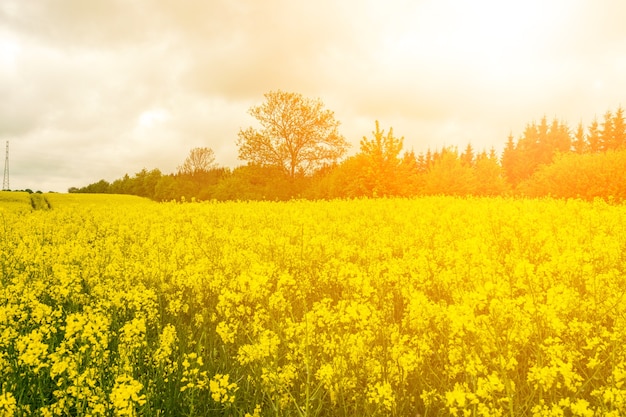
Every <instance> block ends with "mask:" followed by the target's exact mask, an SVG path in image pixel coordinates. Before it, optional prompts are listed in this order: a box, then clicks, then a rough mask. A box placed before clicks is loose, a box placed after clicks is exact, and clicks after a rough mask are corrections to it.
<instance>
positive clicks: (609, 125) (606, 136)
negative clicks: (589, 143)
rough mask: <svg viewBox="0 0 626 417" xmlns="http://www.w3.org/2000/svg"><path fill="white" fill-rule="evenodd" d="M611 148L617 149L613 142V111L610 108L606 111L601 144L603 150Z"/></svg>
mask: <svg viewBox="0 0 626 417" xmlns="http://www.w3.org/2000/svg"><path fill="white" fill-rule="evenodd" d="M609 149H615V144H614V143H613V113H612V112H611V111H610V110H609V111H607V112H606V113H604V120H603V121H602V129H601V130H600V146H599V150H600V151H601V152H604V151H607V150H609Z"/></svg>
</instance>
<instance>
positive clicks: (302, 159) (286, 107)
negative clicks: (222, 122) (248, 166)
mask: <svg viewBox="0 0 626 417" xmlns="http://www.w3.org/2000/svg"><path fill="white" fill-rule="evenodd" d="M249 113H250V115H251V116H253V117H254V118H255V119H257V121H258V122H259V123H260V125H261V129H255V128H253V127H249V128H248V129H245V130H243V129H242V130H240V131H239V137H238V139H237V146H238V147H239V159H242V160H244V161H248V162H249V163H252V164H255V165H259V166H273V167H278V168H280V169H281V170H283V171H284V172H285V173H286V174H287V175H288V176H289V177H290V178H295V177H296V175H298V174H301V175H309V174H312V173H313V172H315V170H317V169H319V168H320V167H321V166H323V165H324V164H328V163H333V162H335V161H337V160H338V159H339V158H341V157H342V156H343V155H344V154H345V153H346V151H347V149H348V146H349V145H348V142H347V141H346V140H345V138H344V137H343V136H342V135H340V134H339V131H338V126H339V122H338V121H337V120H335V117H334V113H333V112H332V111H330V110H327V109H325V108H324V106H323V104H322V102H321V101H320V100H319V99H316V100H313V99H308V98H305V97H303V96H302V95H301V94H297V93H289V92H283V91H280V90H279V91H273V92H269V93H267V94H265V102H264V103H263V104H261V105H259V106H254V107H252V108H251V109H250V111H249Z"/></svg>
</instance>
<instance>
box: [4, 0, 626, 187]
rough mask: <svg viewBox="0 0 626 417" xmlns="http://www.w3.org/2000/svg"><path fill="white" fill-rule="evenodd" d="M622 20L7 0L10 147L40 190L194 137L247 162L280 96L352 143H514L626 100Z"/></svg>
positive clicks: (161, 1) (261, 4)
mask: <svg viewBox="0 0 626 417" xmlns="http://www.w3.org/2000/svg"><path fill="white" fill-rule="evenodd" d="M625 21H626V2H624V1H623V0H593V1H592V0H524V1H519V0H515V1H507V0H472V1H468V0H406V1H403V0H369V1H368V0H344V1H338V0H316V1H310V0H306V1H299V0H0V140H1V142H0V152H1V154H2V155H3V156H4V150H5V143H6V141H7V140H8V141H9V146H10V153H9V155H10V186H11V188H12V189H25V188H31V189H33V190H42V191H51V190H52V191H60V192H65V191H67V189H68V188H69V187H72V186H76V187H82V186H85V185H87V184H90V183H93V182H97V181H98V180H100V179H105V180H107V181H113V180H115V179H118V178H121V177H122V176H123V175H124V174H126V173H128V174H129V175H131V176H132V175H134V174H135V173H136V172H139V171H140V170H141V169H142V168H146V169H148V170H151V169H154V168H158V169H160V170H161V171H162V172H163V173H164V174H165V173H171V172H175V171H176V168H177V167H178V166H179V165H181V164H182V163H183V161H184V159H185V158H186V156H187V155H188V153H189V151H190V150H191V149H192V148H194V147H198V146H203V147H204V146H206V147H210V148H212V149H213V150H214V151H215V154H216V157H217V162H218V164H219V165H221V166H228V167H234V166H237V165H241V164H243V163H244V162H243V161H240V160H238V159H237V147H236V145H235V140H236V138H237V132H238V131H239V130H240V129H241V128H244V129H245V128H247V127H249V126H255V120H254V119H252V117H251V116H250V115H249V114H248V109H249V108H250V107H251V106H253V105H257V104H260V103H261V102H262V101H263V94H265V93H267V92H269V91H273V90H278V89H280V90H283V91H291V92H298V93H301V94H303V95H304V96H306V97H310V98H320V99H321V100H322V102H323V103H324V104H325V106H326V107H327V108H328V109H330V110H332V111H334V112H335V117H336V119H337V120H339V121H340V122H341V126H340V132H341V133H342V134H343V135H344V136H345V137H346V138H347V140H348V141H349V142H351V143H352V144H353V146H352V149H351V154H353V153H356V152H357V151H358V146H359V145H358V144H359V140H360V139H361V138H362V137H363V136H368V137H369V136H371V132H372V130H373V129H374V122H375V120H379V121H380V124H381V127H382V128H384V129H385V130H387V129H388V128H389V127H393V129H394V133H395V134H396V135H397V136H404V138H405V149H407V150H410V149H413V150H414V151H415V152H416V153H420V152H424V151H426V149H428V148H431V149H437V148H441V147H443V146H451V145H452V146H454V145H456V146H458V147H459V149H462V148H463V147H465V146H466V145H467V143H471V144H472V145H473V146H474V148H476V149H478V150H482V149H489V148H491V147H492V146H493V147H495V148H496V149H497V150H498V152H500V151H501V149H502V147H503V145H504V142H505V141H506V138H507V136H508V135H509V133H510V132H512V133H513V135H514V136H515V137H519V135H520V134H521V133H522V131H523V128H524V127H525V125H526V124H528V123H529V122H532V121H534V120H536V121H538V120H539V119H540V118H541V117H542V116H543V115H546V116H547V117H548V118H549V119H550V120H551V119H553V118H554V117H556V118H558V119H560V120H563V121H565V122H567V123H568V124H569V126H570V127H571V128H572V129H574V128H575V127H576V125H577V124H578V123H579V122H580V121H582V122H583V124H584V125H585V126H587V125H588V124H589V123H590V122H591V121H592V120H593V118H594V116H597V117H598V118H600V119H601V117H602V115H603V114H604V113H605V112H606V111H607V110H615V109H616V108H617V107H618V106H620V105H626V24H625V23H624V22H625ZM2 159H4V158H2ZM0 162H2V161H0ZM2 165H3V166H4V164H2Z"/></svg>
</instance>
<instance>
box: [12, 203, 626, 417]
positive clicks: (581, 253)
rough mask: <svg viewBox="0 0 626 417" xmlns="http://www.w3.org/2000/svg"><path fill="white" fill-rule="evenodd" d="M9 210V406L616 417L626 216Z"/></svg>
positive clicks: (402, 210) (105, 206) (343, 206)
mask: <svg viewBox="0 0 626 417" xmlns="http://www.w3.org/2000/svg"><path fill="white" fill-rule="evenodd" d="M46 197H47V200H48V201H49V203H50V206H51V207H52V209H51V210H47V211H32V210H15V209H11V208H5V207H4V206H3V205H1V204H0V268H1V276H0V291H1V295H0V384H1V389H0V416H12V415H16V416H17V415H39V416H63V415H76V416H87V415H89V416H113V415H115V416H134V415H149V416H157V415H158V416H181V415H189V416H202V415H220V416H222V415H225V416H260V415H264V416H265V415H277V416H305V415H306V416H313V415H316V416H355V415H371V416H374V415H380V416H387V415H397V416H415V415H422V416H427V415H482V416H500V415H555V416H556V415H578V416H591V415H615V416H617V415H623V414H624V413H626V385H625V383H626V302H625V301H626V300H625V295H626V206H623V205H622V206H619V205H608V204H606V203H604V202H602V201H596V202H593V203H586V202H580V201H574V200H570V201H562V200H550V199H545V200H524V199H520V200H513V199H500V198H495V199H460V198H451V197H429V198H420V199H378V200H355V201H332V202H311V201H307V202H305V201H292V202H288V203H269V202H255V203H242V202H240V203H236V202H229V203H188V204H177V203H163V204H158V203H153V202H149V201H147V200H142V199H138V198H133V197H122V196H89V195H80V196H77V195H60V194H49V195H47V196H46Z"/></svg>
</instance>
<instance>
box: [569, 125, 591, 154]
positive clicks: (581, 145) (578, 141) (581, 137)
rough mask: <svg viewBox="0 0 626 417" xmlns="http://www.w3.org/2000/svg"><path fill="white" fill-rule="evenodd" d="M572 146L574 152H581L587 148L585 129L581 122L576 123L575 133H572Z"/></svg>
mask: <svg viewBox="0 0 626 417" xmlns="http://www.w3.org/2000/svg"><path fill="white" fill-rule="evenodd" d="M572 147H573V150H574V152H575V153H577V154H583V153H586V152H587V151H588V150H589V146H588V144H587V141H586V140H585V129H584V128H583V122H580V123H578V127H577V128H576V133H575V134H574V141H573V143H572Z"/></svg>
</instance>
